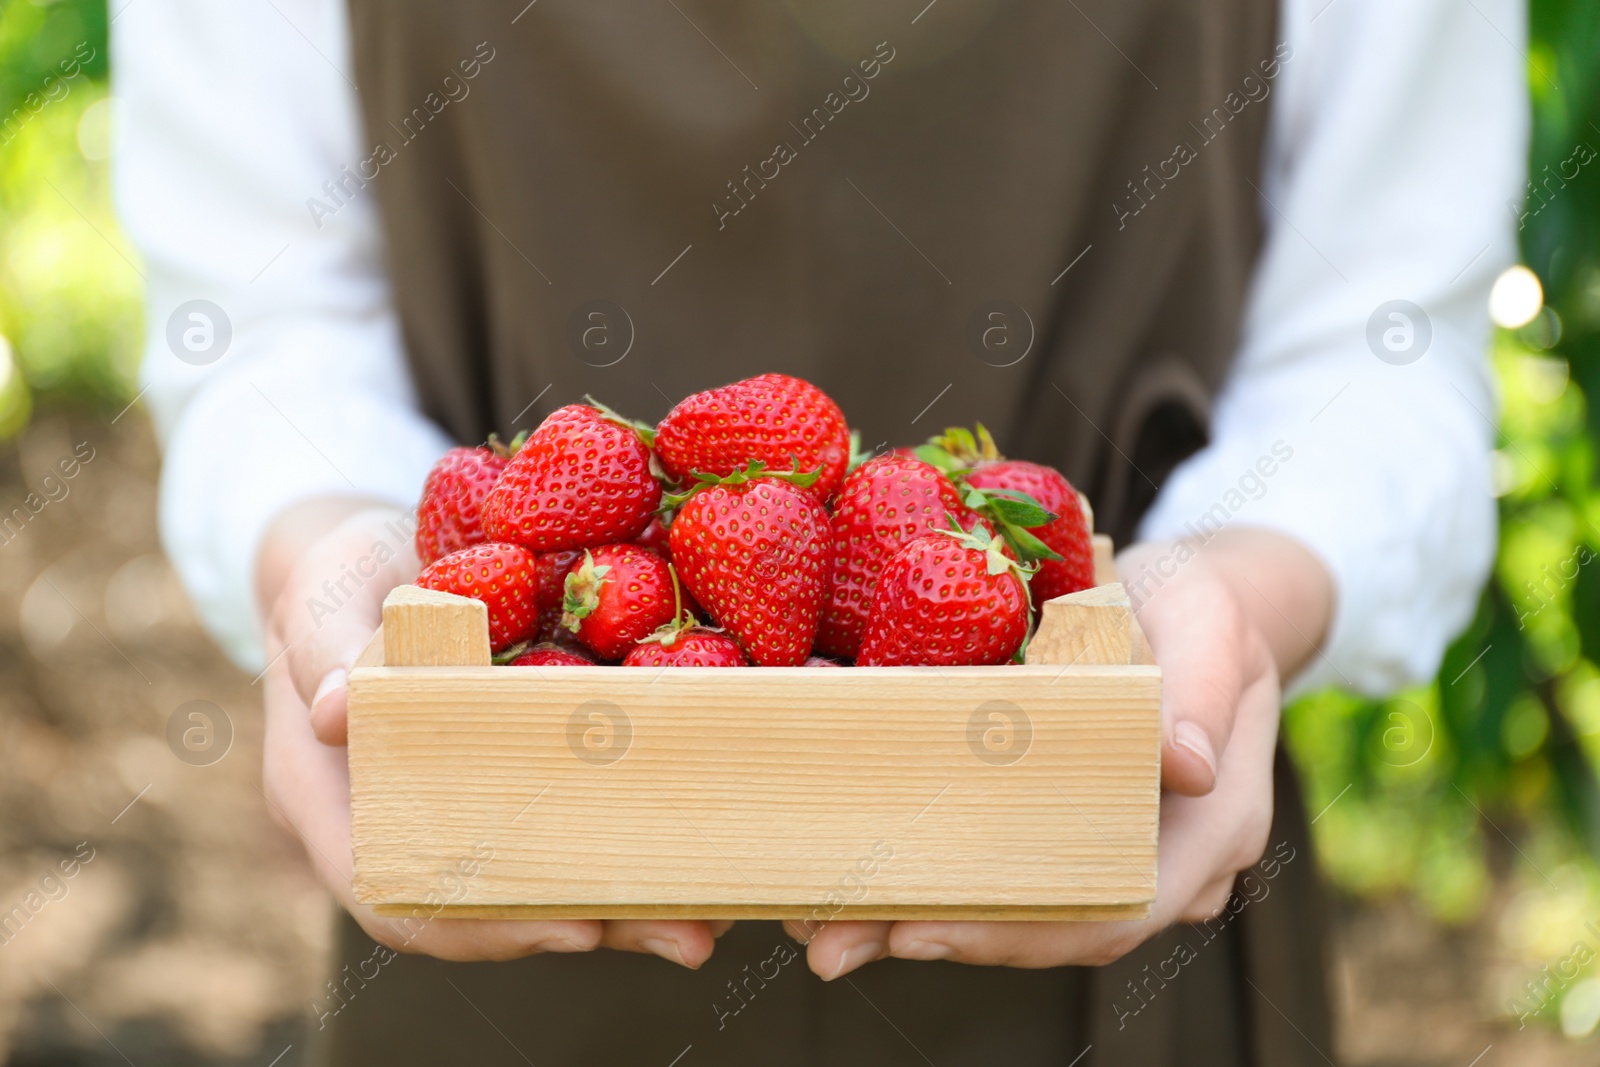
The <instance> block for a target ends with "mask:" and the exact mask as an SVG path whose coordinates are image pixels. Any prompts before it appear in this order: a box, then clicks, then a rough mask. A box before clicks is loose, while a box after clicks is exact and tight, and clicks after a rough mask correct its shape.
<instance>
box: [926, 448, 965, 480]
mask: <svg viewBox="0 0 1600 1067" xmlns="http://www.w3.org/2000/svg"><path fill="white" fill-rule="evenodd" d="M916 452H917V458H918V459H920V460H922V462H924V463H928V464H932V465H933V466H935V467H938V468H939V469H940V470H942V471H944V472H945V473H946V474H949V473H950V472H951V471H958V470H960V469H961V461H960V460H958V459H956V457H954V456H952V455H951V454H950V453H949V452H947V451H945V450H944V449H943V448H941V447H939V446H938V445H918V446H917V449H916Z"/></svg>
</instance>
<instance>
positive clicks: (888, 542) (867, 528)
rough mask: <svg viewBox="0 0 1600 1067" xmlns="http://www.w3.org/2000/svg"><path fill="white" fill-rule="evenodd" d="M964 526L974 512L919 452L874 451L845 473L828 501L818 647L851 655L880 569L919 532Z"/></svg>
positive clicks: (834, 653) (858, 641)
mask: <svg viewBox="0 0 1600 1067" xmlns="http://www.w3.org/2000/svg"><path fill="white" fill-rule="evenodd" d="M951 516H953V517H954V518H955V520H956V521H957V522H959V523H960V524H961V527H962V529H966V528H968V527H970V526H971V525H972V522H973V519H974V518H975V517H976V516H974V515H973V513H972V512H971V511H970V510H968V508H967V506H966V505H965V504H963V503H962V502H961V492H960V490H959V489H958V488H957V487H956V485H955V483H954V482H952V481H951V480H950V479H949V478H948V477H946V476H945V474H944V472H943V471H941V470H939V468H937V467H935V466H933V465H932V464H928V463H924V462H922V461H921V460H920V459H915V458H908V457H906V456H900V455H888V456H880V457H878V458H877V459H870V460H868V461H867V462H866V463H863V464H862V465H861V466H859V467H857V468H856V469H855V470H853V471H851V472H850V475H849V477H847V478H845V480H844V486H843V487H842V488H841V489H840V490H839V496H838V497H837V499H835V501H834V506H833V523H832V527H833V528H832V535H833V572H832V576H831V577H830V578H829V580H828V595H827V599H826V601H825V602H824V606H823V609H822V623H821V625H820V626H819V628H818V629H817V650H818V651H819V652H822V653H824V654H826V655H829V656H838V657H839V658H841V659H854V658H855V655H856V652H857V651H858V650H859V649H860V647H861V632H862V630H864V629H865V628H866V625H867V609H868V608H869V607H871V606H872V591H873V589H874V588H875V587H876V586H877V584H878V572H880V571H881V570H883V565H884V564H885V563H888V562H889V558H890V557H891V556H893V555H894V554H895V552H897V551H899V549H900V546H901V545H903V544H905V543H906V542H907V541H909V540H911V539H912V538H913V537H916V536H918V535H919V534H925V533H929V532H931V531H933V530H945V529H949V527H950V518H949V517H951Z"/></svg>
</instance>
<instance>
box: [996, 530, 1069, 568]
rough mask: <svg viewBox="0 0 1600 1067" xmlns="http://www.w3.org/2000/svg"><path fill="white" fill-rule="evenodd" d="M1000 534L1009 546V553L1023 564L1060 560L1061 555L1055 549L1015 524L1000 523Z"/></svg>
mask: <svg viewBox="0 0 1600 1067" xmlns="http://www.w3.org/2000/svg"><path fill="white" fill-rule="evenodd" d="M1000 534H1001V536H1002V537H1004V538H1005V539H1006V544H1008V545H1010V546H1011V551H1013V552H1015V553H1016V554H1017V558H1018V559H1020V560H1022V562H1024V563H1038V562H1039V561H1040V560H1046V559H1060V558H1061V554H1060V553H1058V552H1057V551H1056V550H1055V549H1053V548H1051V547H1050V546H1049V545H1047V544H1045V543H1044V542H1043V541H1041V540H1039V539H1038V538H1037V537H1035V536H1034V535H1033V534H1031V533H1029V532H1028V531H1027V530H1026V529H1024V528H1023V527H1021V526H1018V525H1017V524H1015V523H1010V522H1001V524H1000Z"/></svg>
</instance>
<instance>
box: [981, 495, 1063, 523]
mask: <svg viewBox="0 0 1600 1067" xmlns="http://www.w3.org/2000/svg"><path fill="white" fill-rule="evenodd" d="M974 492H976V493H979V494H982V496H983V497H984V498H985V499H984V500H983V502H982V503H980V504H976V505H974V504H972V503H971V502H970V501H969V502H968V506H969V507H977V508H979V509H981V510H985V511H986V512H987V513H989V514H992V515H993V516H994V517H995V518H997V519H999V520H1000V521H1001V522H1009V523H1013V524H1015V525H1017V526H1028V527H1033V526H1048V525H1049V524H1050V523H1052V522H1055V521H1056V519H1057V517H1058V516H1057V515H1056V513H1055V512H1053V511H1050V510H1049V509H1047V508H1046V507H1044V506H1043V505H1042V504H1040V503H1039V502H1038V501H1037V500H1035V499H1034V498H1033V497H1031V496H1029V495H1028V494H1027V493H1023V492H1018V491H1017V490H1014V489H979V490H974Z"/></svg>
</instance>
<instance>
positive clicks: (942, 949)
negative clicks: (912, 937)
mask: <svg viewBox="0 0 1600 1067" xmlns="http://www.w3.org/2000/svg"><path fill="white" fill-rule="evenodd" d="M897 955H898V956H900V958H901V959H907V960H947V959H949V958H950V946H949V945H946V944H943V943H942V942H939V941H913V942H911V943H910V944H908V945H906V947H905V948H903V949H901V950H900V951H899V952H898V953H897Z"/></svg>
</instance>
